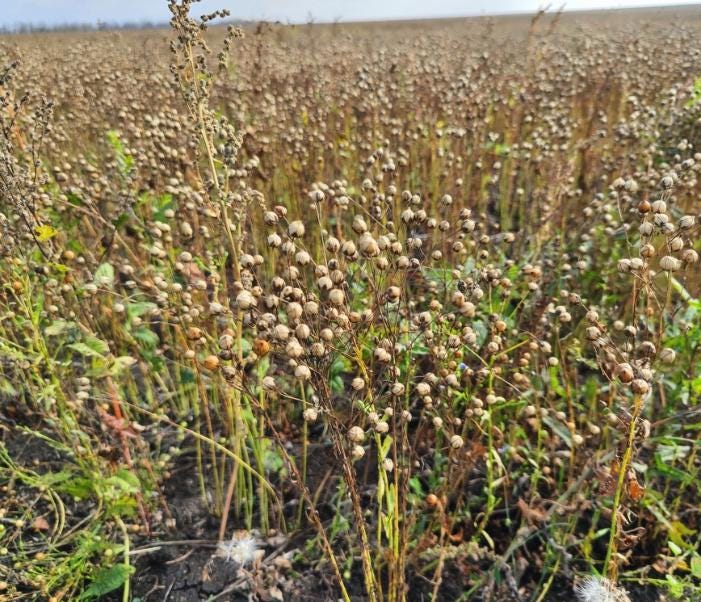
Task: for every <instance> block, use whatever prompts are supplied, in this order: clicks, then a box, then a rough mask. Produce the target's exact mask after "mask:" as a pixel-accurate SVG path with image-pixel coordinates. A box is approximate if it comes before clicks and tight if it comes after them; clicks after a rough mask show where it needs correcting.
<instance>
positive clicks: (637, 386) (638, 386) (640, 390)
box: [630, 378, 650, 395]
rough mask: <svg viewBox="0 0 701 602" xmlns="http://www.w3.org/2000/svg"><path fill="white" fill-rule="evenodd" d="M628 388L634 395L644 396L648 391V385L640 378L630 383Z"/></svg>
mask: <svg viewBox="0 0 701 602" xmlns="http://www.w3.org/2000/svg"><path fill="white" fill-rule="evenodd" d="M630 388H631V390H632V391H633V393H635V394H636V395H646V394H647V393H648V392H649V391H650V385H649V384H648V382H647V381H646V380H644V379H642V378H636V379H635V380H634V381H633V382H632V383H630Z"/></svg>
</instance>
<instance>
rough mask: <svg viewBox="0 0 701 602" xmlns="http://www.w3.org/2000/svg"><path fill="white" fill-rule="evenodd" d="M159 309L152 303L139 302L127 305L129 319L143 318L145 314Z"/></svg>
mask: <svg viewBox="0 0 701 602" xmlns="http://www.w3.org/2000/svg"><path fill="white" fill-rule="evenodd" d="M156 307H158V306H157V305H156V304H155V303H151V302H150V301H138V302H136V303H130V304H129V305H127V315H128V316H129V319H131V318H135V317H141V316H143V315H144V314H147V313H151V312H152V311H153V310H154V309H156Z"/></svg>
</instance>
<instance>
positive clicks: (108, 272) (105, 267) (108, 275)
mask: <svg viewBox="0 0 701 602" xmlns="http://www.w3.org/2000/svg"><path fill="white" fill-rule="evenodd" d="M95 284H97V286H106V287H109V288H112V286H113V285H114V268H113V267H112V264H109V263H103V264H101V265H100V266H99V267H98V268H97V270H95Z"/></svg>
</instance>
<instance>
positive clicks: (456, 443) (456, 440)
mask: <svg viewBox="0 0 701 602" xmlns="http://www.w3.org/2000/svg"><path fill="white" fill-rule="evenodd" d="M463 445H465V441H463V438H462V437H461V436H460V435H453V436H452V437H451V438H450V447H452V448H453V449H460V448H461V447H462V446H463Z"/></svg>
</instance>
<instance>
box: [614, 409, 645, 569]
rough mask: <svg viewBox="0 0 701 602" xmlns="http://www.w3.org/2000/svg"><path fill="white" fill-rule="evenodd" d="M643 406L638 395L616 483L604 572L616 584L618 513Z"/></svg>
mask: <svg viewBox="0 0 701 602" xmlns="http://www.w3.org/2000/svg"><path fill="white" fill-rule="evenodd" d="M642 406H643V399H642V397H641V396H639V395H636V396H635V397H634V399H633V412H632V416H631V420H630V426H629V427H628V438H627V440H626V448H625V451H624V452H623V458H622V459H621V466H620V468H619V472H618V481H617V483H616V492H615V494H614V497H613V507H612V508H611V531H610V534H609V542H608V548H607V550H606V561H605V563H604V571H605V572H606V575H607V576H608V578H609V579H611V581H613V582H615V581H616V579H617V577H618V565H617V563H616V560H615V554H616V540H617V538H618V531H619V529H620V524H619V520H618V511H619V508H620V505H621V498H622V496H623V490H624V488H625V482H626V475H627V473H628V467H629V466H630V463H631V460H632V458H633V447H634V445H635V431H636V428H637V424H638V417H639V416H640V412H641V410H642Z"/></svg>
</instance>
